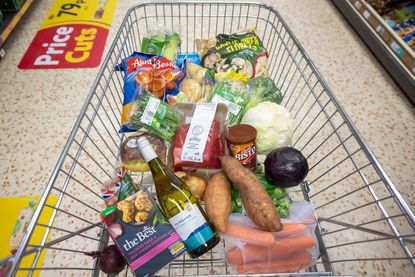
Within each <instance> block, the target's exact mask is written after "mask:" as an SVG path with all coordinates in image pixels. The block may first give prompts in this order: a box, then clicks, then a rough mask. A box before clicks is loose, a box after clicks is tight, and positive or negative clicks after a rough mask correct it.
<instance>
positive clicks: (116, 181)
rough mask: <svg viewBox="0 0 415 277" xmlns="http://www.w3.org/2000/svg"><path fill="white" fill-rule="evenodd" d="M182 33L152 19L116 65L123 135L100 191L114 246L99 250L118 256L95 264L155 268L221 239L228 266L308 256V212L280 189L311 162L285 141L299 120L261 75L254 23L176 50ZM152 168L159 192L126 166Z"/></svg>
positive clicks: (296, 262) (260, 268)
mask: <svg viewBox="0 0 415 277" xmlns="http://www.w3.org/2000/svg"><path fill="white" fill-rule="evenodd" d="M180 43H181V41H180V34H178V33H176V32H173V31H166V30H165V28H160V29H159V30H158V31H157V32H152V33H150V34H149V35H148V36H147V37H145V38H143V40H142V44H141V49H140V52H138V51H137V52H134V53H132V54H131V55H130V56H128V57H125V58H124V59H123V61H122V63H121V64H119V65H118V66H117V69H118V70H119V71H122V73H123V75H124V101H123V103H122V105H123V110H122V117H121V119H120V120H121V123H122V127H121V129H120V132H121V133H124V134H125V135H126V136H125V139H124V141H123V142H122V144H121V146H120V163H121V165H120V167H119V168H117V171H116V172H115V174H114V178H113V179H112V180H109V181H108V182H107V183H106V184H105V185H104V186H103V187H102V190H101V194H102V197H103V200H104V203H105V206H106V208H105V209H104V210H103V212H102V220H103V223H104V225H105V227H106V229H107V231H108V233H109V235H110V236H111V238H112V240H113V242H114V244H115V245H116V249H117V250H118V252H117V251H115V252H114V251H113V249H111V251H110V250H107V252H108V253H110V254H111V255H112V256H117V254H118V256H117V257H116V258H114V257H112V260H116V261H120V260H121V261H124V263H122V262H119V263H117V264H115V265H114V266H111V267H110V268H111V269H110V270H109V269H108V267H105V266H104V265H103V264H104V263H103V262H102V260H100V262H99V264H100V265H102V266H101V270H103V271H104V272H107V273H116V272H117V271H121V270H123V269H124V268H125V265H126V264H128V266H129V267H130V269H131V270H133V271H134V272H135V274H136V276H144V275H146V274H148V275H152V274H154V273H156V272H157V271H158V270H159V269H161V268H162V267H163V266H165V265H166V264H168V263H169V262H171V261H172V260H174V259H175V258H177V257H178V256H179V255H181V254H182V253H184V252H185V251H187V252H188V253H189V255H190V256H191V257H192V258H196V257H198V256H200V255H203V253H205V252H206V251H208V250H210V249H212V248H213V247H215V246H216V245H217V244H218V242H219V241H220V240H224V241H225V242H226V248H225V249H224V253H223V254H224V257H225V259H226V261H227V262H228V264H230V265H231V266H232V268H233V270H234V273H240V274H253V273H279V272H287V273H289V272H297V271H300V270H303V269H305V268H307V267H310V266H312V265H313V264H314V263H315V262H316V260H317V258H318V255H319V252H318V243H317V239H316V237H315V235H314V231H315V228H316V222H315V218H314V210H313V207H312V205H311V204H310V203H309V202H306V201H292V200H291V198H290V193H289V191H288V190H287V188H290V187H296V186H298V185H300V184H301V183H302V182H303V181H304V179H305V178H306V176H307V173H308V169H309V165H308V162H307V159H306V158H305V157H304V156H303V155H302V153H301V152H300V151H299V150H297V149H295V148H293V147H292V146H291V144H292V141H293V131H294V121H295V119H294V118H292V117H291V115H290V112H289V111H288V110H287V109H285V108H284V107H283V106H282V105H281V102H282V100H283V95H282V94H281V92H280V90H279V89H278V87H277V86H276V84H275V83H274V81H273V80H272V79H271V78H270V77H269V76H268V65H267V60H268V53H267V50H266V49H265V47H264V45H263V43H262V42H261V40H260V38H259V37H258V36H257V35H256V32H255V30H253V29H248V30H241V31H238V32H237V33H233V34H218V35H217V36H216V37H215V38H209V39H196V40H195V43H196V46H197V50H198V53H185V54H180V55H179V53H180ZM120 104H121V103H120ZM258 157H263V158H265V159H258ZM259 160H264V162H263V163H260V162H259ZM148 171H151V173H152V175H153V179H154V183H155V189H156V199H154V198H153V196H152V194H151V193H149V191H147V189H145V188H143V187H142V186H141V185H140V184H138V183H139V181H140V180H139V179H137V180H135V177H133V176H134V174H132V173H135V172H140V173H141V172H148ZM107 252H105V253H107ZM90 255H91V256H93V257H95V258H98V259H102V257H104V256H105V255H104V252H102V253H101V252H100V253H92V254H90ZM120 257H121V259H120Z"/></svg>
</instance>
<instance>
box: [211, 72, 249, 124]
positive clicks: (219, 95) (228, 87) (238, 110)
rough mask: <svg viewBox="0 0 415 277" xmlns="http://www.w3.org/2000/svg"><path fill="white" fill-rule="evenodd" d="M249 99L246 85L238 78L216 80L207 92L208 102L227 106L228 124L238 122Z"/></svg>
mask: <svg viewBox="0 0 415 277" xmlns="http://www.w3.org/2000/svg"><path fill="white" fill-rule="evenodd" d="M248 101H249V95H248V87H247V86H246V85H245V84H244V83H243V82H242V81H241V80H238V79H225V80H221V81H218V82H217V83H216V84H215V86H214V87H213V90H212V91H211V93H210V94H209V96H208V98H207V101H206V102H208V103H224V104H226V105H227V106H228V108H229V113H228V125H229V126H234V125H237V124H239V122H240V121H241V119H242V110H243V109H244V107H245V105H246V104H247V103H248Z"/></svg>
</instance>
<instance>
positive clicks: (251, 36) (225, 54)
mask: <svg viewBox="0 0 415 277" xmlns="http://www.w3.org/2000/svg"><path fill="white" fill-rule="evenodd" d="M195 42H196V47H197V50H198V53H199V55H200V57H201V62H202V65H203V66H204V67H206V68H209V69H212V70H213V71H214V72H215V73H218V75H222V76H227V75H228V74H232V73H236V74H237V75H238V76H239V77H240V79H242V80H244V81H247V80H248V79H250V78H254V77H257V76H268V53H267V50H266V49H265V47H264V45H263V44H262V41H261V40H260V39H259V37H258V36H257V35H256V33H255V31H254V30H253V29H248V30H242V31H240V32H237V33H233V34H230V35H228V34H219V35H217V36H216V37H215V38H210V39H196V40H195Z"/></svg>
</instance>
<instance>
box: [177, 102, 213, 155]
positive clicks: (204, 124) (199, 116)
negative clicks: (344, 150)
mask: <svg viewBox="0 0 415 277" xmlns="http://www.w3.org/2000/svg"><path fill="white" fill-rule="evenodd" d="M216 106H217V104H216V103H215V104H213V103H208V104H207V103H203V104H197V105H196V108H195V111H194V113H193V118H192V121H191V122H190V127H189V131H188V132H187V135H186V139H185V141H184V144H183V151H182V156H181V160H182V161H189V162H196V163H203V153H204V152H205V147H206V142H207V139H208V135H209V131H210V127H211V125H212V122H213V119H214V117H215V113H216Z"/></svg>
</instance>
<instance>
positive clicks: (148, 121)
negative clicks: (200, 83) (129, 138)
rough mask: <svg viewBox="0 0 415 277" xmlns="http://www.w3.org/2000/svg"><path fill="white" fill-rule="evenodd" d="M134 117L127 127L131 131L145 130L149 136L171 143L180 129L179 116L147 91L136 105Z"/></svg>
mask: <svg viewBox="0 0 415 277" xmlns="http://www.w3.org/2000/svg"><path fill="white" fill-rule="evenodd" d="M135 105H136V106H135V110H134V115H133V116H132V118H131V121H130V122H129V123H128V124H127V126H128V127H129V128H131V129H136V130H138V129H140V128H144V129H146V130H147V131H148V133H149V134H152V135H154V136H157V137H159V138H161V139H162V140H166V141H171V140H172V139H173V137H174V134H175V132H176V130H177V128H178V127H179V124H178V119H177V115H176V114H175V113H174V112H173V111H172V110H171V108H170V106H168V105H167V104H166V103H164V102H163V101H160V99H157V98H155V97H154V96H153V94H152V93H150V92H148V91H147V90H144V91H143V95H142V96H141V97H140V99H138V100H137V101H136V103H135Z"/></svg>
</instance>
